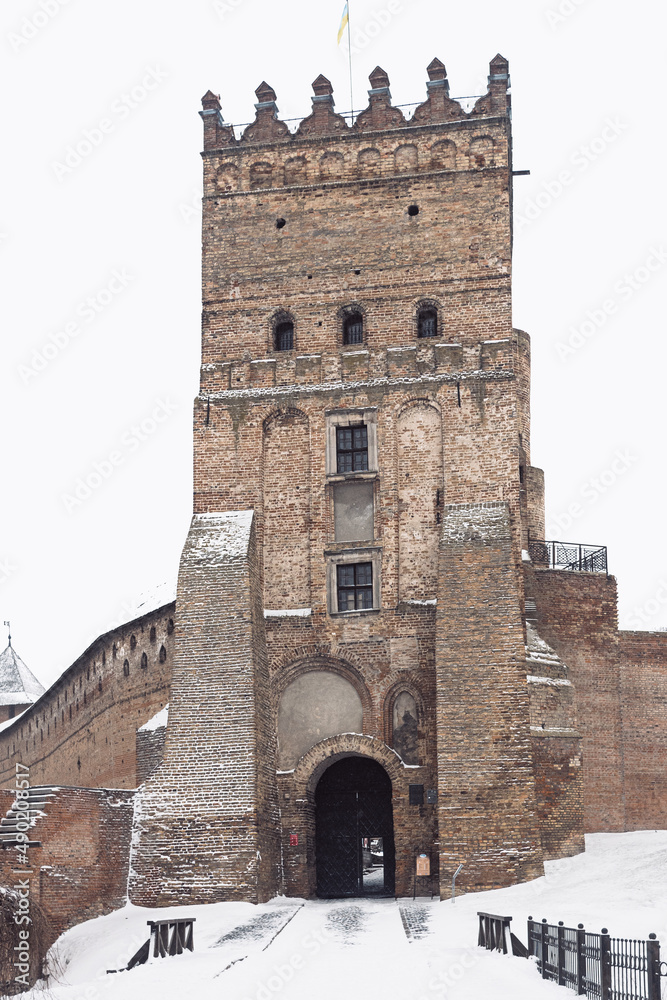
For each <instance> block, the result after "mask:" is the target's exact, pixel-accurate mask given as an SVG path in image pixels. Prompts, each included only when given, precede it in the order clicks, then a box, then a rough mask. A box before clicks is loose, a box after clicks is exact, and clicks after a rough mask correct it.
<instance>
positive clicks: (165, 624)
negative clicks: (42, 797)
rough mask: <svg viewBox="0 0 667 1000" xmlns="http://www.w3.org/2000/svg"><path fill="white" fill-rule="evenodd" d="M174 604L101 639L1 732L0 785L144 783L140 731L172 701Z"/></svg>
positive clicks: (110, 785) (124, 785)
mask: <svg viewBox="0 0 667 1000" xmlns="http://www.w3.org/2000/svg"><path fill="white" fill-rule="evenodd" d="M174 607H175V606H174V604H173V603H172V604H168V605H165V606H164V607H162V608H159V609H158V610H157V611H153V612H151V613H150V614H147V615H144V616H143V617H141V618H138V619H136V620H135V621H132V622H129V623H128V624H127V625H123V626H121V627H119V628H116V629H113V630H111V631H110V632H107V633H105V635H102V636H100V638H99V639H96V640H95V642H93V643H92V644H91V645H90V646H89V647H88V649H87V650H86V651H85V652H84V653H83V654H82V655H81V656H80V657H79V658H78V659H77V660H76V661H75V662H74V663H73V664H72V666H71V667H69V668H68V669H67V670H66V671H65V673H64V674H62V675H61V677H60V678H59V679H58V680H57V681H56V682H55V684H53V685H52V686H51V687H50V688H49V689H48V690H47V691H45V692H44V694H43V695H42V696H41V698H39V699H38V701H36V702H35V704H34V705H33V706H32V707H31V708H30V709H28V711H27V712H25V713H24V714H23V715H22V716H21V717H20V718H17V719H16V721H15V722H13V723H12V724H11V725H10V726H8V727H6V728H5V729H3V731H2V732H1V733H0V785H1V786H3V787H13V784H14V774H15V771H16V764H17V763H19V764H24V765H27V766H28V767H29V768H30V778H31V781H32V782H33V784H47V783H48V784H63V785H79V786H87V787H93V788H100V787H101V788H105V787H108V788H136V786H137V784H138V781H137V758H136V731H137V729H138V728H139V727H140V726H142V725H143V724H144V723H145V722H147V721H148V720H149V719H150V718H152V716H154V715H155V713H156V712H158V711H159V710H160V709H161V708H163V707H164V706H165V705H166V704H167V702H168V701H169V684H170V681H171V659H172V646H173V638H174V637H173V632H174Z"/></svg>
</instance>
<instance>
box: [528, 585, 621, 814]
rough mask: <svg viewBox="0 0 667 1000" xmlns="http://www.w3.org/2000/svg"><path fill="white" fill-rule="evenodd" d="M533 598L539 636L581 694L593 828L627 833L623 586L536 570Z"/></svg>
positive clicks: (587, 799)
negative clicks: (620, 620) (619, 600)
mask: <svg viewBox="0 0 667 1000" xmlns="http://www.w3.org/2000/svg"><path fill="white" fill-rule="evenodd" d="M526 597H527V598H532V599H534V600H535V603H536V605H537V631H538V632H539V634H540V635H541V636H542V638H543V639H545V640H546V641H547V642H548V643H549V644H550V645H551V646H553V647H554V649H555V650H556V651H557V652H558V654H559V656H560V657H561V658H562V659H563V661H564V662H565V663H566V664H567V666H568V668H569V678H570V680H571V681H572V683H573V684H574V688H575V691H576V695H577V716H578V728H579V730H580V732H581V734H582V737H583V773H584V822H585V828H586V830H587V831H588V832H594V831H598V830H606V831H614V830H623V829H624V828H625V818H624V795H625V788H624V779H623V774H624V771H623V732H622V721H621V697H620V685H621V674H620V664H619V646H618V632H617V612H616V580H615V579H614V577H607V576H605V575H604V574H601V573H579V572H569V571H562V570H542V569H535V570H529V571H527V572H526Z"/></svg>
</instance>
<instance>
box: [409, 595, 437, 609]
mask: <svg viewBox="0 0 667 1000" xmlns="http://www.w3.org/2000/svg"><path fill="white" fill-rule="evenodd" d="M437 603H438V601H437V599H436V598H435V597H434V598H432V600H428V601H418V600H410V601H401V604H417V605H419V606H421V607H431V608H434V607H435V606H436V605H437Z"/></svg>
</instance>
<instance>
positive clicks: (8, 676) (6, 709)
mask: <svg viewBox="0 0 667 1000" xmlns="http://www.w3.org/2000/svg"><path fill="white" fill-rule="evenodd" d="M42 694H44V688H43V686H42V685H41V684H40V683H39V681H38V680H37V678H36V677H35V675H34V674H33V672H32V671H31V670H30V669H29V668H28V667H27V666H26V665H25V663H24V662H23V660H22V659H21V657H20V656H19V655H18V654H17V652H16V650H15V649H14V647H13V646H12V640H11V636H10V637H9V642H8V643H7V646H6V648H5V649H4V650H3V651H2V653H0V723H1V722H6V721H7V720H8V719H13V718H14V717H15V716H17V715H20V714H21V712H25V710H26V709H27V708H30V706H31V705H32V704H34V702H36V701H37V699H38V698H39V696H40V695H42Z"/></svg>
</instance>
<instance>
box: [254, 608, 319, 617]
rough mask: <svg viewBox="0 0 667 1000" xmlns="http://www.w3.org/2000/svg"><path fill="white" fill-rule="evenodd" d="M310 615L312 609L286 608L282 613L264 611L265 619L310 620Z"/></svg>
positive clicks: (266, 609)
mask: <svg viewBox="0 0 667 1000" xmlns="http://www.w3.org/2000/svg"><path fill="white" fill-rule="evenodd" d="M312 613H313V609H312V608H286V609H284V610H282V611H270V610H269V609H268V608H265V609H264V617H265V618H310V616H311V615H312Z"/></svg>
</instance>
